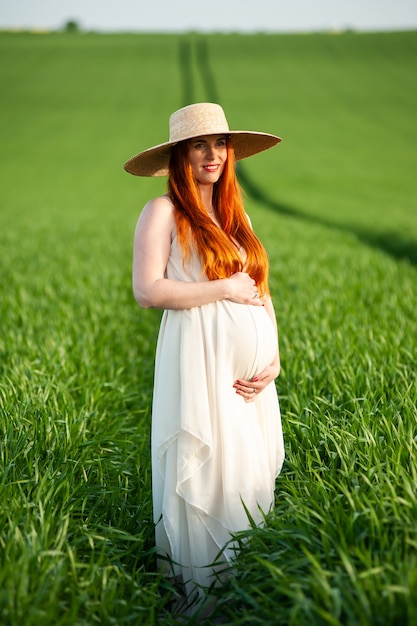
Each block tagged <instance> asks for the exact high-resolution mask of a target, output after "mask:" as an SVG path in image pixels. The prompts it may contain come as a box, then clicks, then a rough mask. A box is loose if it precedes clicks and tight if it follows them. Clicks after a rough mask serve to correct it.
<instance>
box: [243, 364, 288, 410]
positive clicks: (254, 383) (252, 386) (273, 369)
mask: <svg viewBox="0 0 417 626" xmlns="http://www.w3.org/2000/svg"><path fill="white" fill-rule="evenodd" d="M279 370H280V367H279V363H272V364H271V365H268V366H267V367H265V369H264V370H262V372H259V374H256V375H255V376H254V377H253V378H251V379H250V380H243V379H239V380H236V381H235V383H234V385H233V387H234V389H236V393H237V394H239V395H240V396H242V398H243V399H244V401H245V402H253V401H254V400H256V396H257V395H258V394H259V393H261V391H263V390H264V389H265V387H266V386H267V385H269V383H272V381H274V380H275V379H276V378H277V377H278V375H279Z"/></svg>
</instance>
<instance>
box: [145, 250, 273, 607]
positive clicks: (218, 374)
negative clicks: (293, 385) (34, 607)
mask: <svg viewBox="0 0 417 626" xmlns="http://www.w3.org/2000/svg"><path fill="white" fill-rule="evenodd" d="M166 276H167V278H170V279H174V280H179V281H198V280H202V271H201V265H200V262H199V259H198V257H197V255H194V256H193V257H192V258H191V260H190V261H189V262H188V263H187V264H186V265H185V267H184V265H183V259H182V250H181V247H180V245H179V242H178V240H177V238H174V240H173V242H172V245H171V253H170V258H169V262H168V265H167V271H166ZM276 351H277V340H276V335H275V329H274V327H273V324H272V322H271V319H270V317H269V315H268V314H267V312H266V310H265V309H264V307H259V306H253V305H244V304H237V303H234V302H231V301H230V300H221V301H218V302H214V303H211V304H206V305H203V306H198V307H194V308H192V309H187V310H167V311H164V313H163V317H162V320H161V327H160V331H159V337H158V344H157V350H156V361H155V379H154V396H153V408H152V483H153V484H152V489H153V507H154V521H155V524H156V526H155V532H156V546H157V550H158V554H159V555H161V557H162V558H166V557H168V560H169V561H170V563H171V565H170V571H171V573H172V574H173V575H174V576H176V577H178V578H180V579H181V580H182V581H183V583H184V584H185V588H186V592H187V595H189V596H191V594H192V592H193V591H194V590H195V589H196V588H198V587H200V586H204V587H208V586H210V585H211V584H212V583H213V582H214V580H215V579H214V576H213V572H214V571H215V569H216V568H214V567H210V565H211V564H213V562H214V561H215V560H216V557H217V556H218V555H219V553H221V556H222V558H221V559H220V561H223V568H224V563H225V562H226V563H230V562H231V561H232V559H233V557H234V556H235V549H234V547H233V543H231V542H230V539H231V533H234V532H237V531H241V530H245V529H247V528H249V526H250V523H249V519H248V515H247V513H246V511H245V507H246V508H247V510H248V511H249V513H250V515H251V516H252V517H253V518H254V520H255V521H256V523H259V524H260V523H261V522H262V519H263V518H262V513H261V511H263V512H264V513H267V512H268V511H269V510H270V509H271V507H272V506H273V502H274V486H275V478H276V476H277V475H278V473H279V472H280V469H281V466H282V463H283V460H284V444H283V436H282V428H281V417H280V410H279V404H278V397H277V392H276V388H275V385H274V384H273V383H271V384H269V385H268V386H267V387H266V388H265V389H264V390H263V391H262V392H261V393H260V394H259V395H258V396H257V397H256V400H255V401H254V402H252V403H245V402H244V400H243V399H242V397H240V396H239V395H238V394H236V391H235V389H234V388H233V383H234V382H235V380H237V379H238V378H242V379H250V378H251V377H252V376H254V375H255V374H257V373H259V372H260V371H261V370H262V369H263V368H264V367H265V366H266V365H268V364H270V363H272V361H273V360H274V358H275V356H276ZM228 542H229V545H227V546H226V544H228ZM225 546H226V547H225ZM217 569H219V566H217Z"/></svg>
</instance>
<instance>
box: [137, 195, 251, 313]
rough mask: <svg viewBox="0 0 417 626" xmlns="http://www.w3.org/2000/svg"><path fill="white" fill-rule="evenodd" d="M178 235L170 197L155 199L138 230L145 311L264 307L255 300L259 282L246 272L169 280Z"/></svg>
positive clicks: (140, 301) (140, 300)
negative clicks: (220, 303) (226, 303)
mask: <svg viewBox="0 0 417 626" xmlns="http://www.w3.org/2000/svg"><path fill="white" fill-rule="evenodd" d="M174 233H175V217H174V209H173V207H172V205H171V203H170V202H169V200H168V199H167V198H164V197H160V198H155V199H154V200H151V201H150V202H148V204H147V205H146V206H145V207H144V209H143V211H142V213H141V215H140V217H139V220H138V223H137V226H136V230H135V238H134V252H133V276H132V280H133V294H134V296H135V299H136V301H137V302H138V304H140V306H142V307H144V308H148V307H150V308H156V309H190V308H192V307H195V306H202V305H204V304H209V303H210V302H216V301H217V300H224V299H228V300H233V301H234V302H238V303H241V304H252V305H255V306H262V302H260V300H259V298H257V299H254V297H253V296H254V293H255V291H256V287H255V282H254V280H253V279H252V278H250V276H249V275H248V274H246V273H245V272H238V273H237V274H234V275H233V276H231V277H230V278H224V279H219V280H211V281H207V280H202V281H198V282H184V281H178V280H171V279H168V278H166V277H165V270H166V267H167V263H168V258H169V254H170V249H171V241H172V238H173V236H174Z"/></svg>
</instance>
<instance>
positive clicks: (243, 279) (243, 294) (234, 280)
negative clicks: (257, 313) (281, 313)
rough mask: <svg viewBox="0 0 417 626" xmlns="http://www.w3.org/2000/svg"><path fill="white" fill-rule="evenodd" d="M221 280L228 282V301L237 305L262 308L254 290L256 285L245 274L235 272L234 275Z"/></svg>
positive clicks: (261, 303) (256, 291)
mask: <svg viewBox="0 0 417 626" xmlns="http://www.w3.org/2000/svg"><path fill="white" fill-rule="evenodd" d="M223 280H226V281H228V287H229V296H228V298H227V299H228V300H231V301H232V302H237V303H238V304H252V305H253V306H263V302H262V300H261V299H260V297H259V293H258V290H257V288H256V283H255V281H254V280H253V278H251V277H250V276H249V274H247V273H246V272H236V274H233V275H232V276H230V277H229V278H225V279H223Z"/></svg>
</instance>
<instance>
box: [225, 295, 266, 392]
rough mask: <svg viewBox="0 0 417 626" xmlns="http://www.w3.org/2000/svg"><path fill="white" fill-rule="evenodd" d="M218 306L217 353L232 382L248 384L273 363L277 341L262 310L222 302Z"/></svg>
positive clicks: (264, 311)
mask: <svg viewBox="0 0 417 626" xmlns="http://www.w3.org/2000/svg"><path fill="white" fill-rule="evenodd" d="M216 306H217V349H218V352H219V351H220V352H223V356H220V355H219V354H218V356H220V358H224V359H225V360H226V361H227V362H228V364H229V366H230V367H231V369H232V376H233V378H235V379H236V378H244V379H247V380H249V379H250V378H252V376H254V375H255V374H257V373H259V372H260V371H261V370H262V369H263V368H264V367H266V366H267V365H269V364H270V363H272V361H273V360H274V358H275V356H276V354H277V338H276V333H275V329H274V326H273V324H272V321H271V319H270V317H269V315H268V313H267V312H266V310H265V309H264V307H259V306H250V305H244V304H236V303H234V302H230V301H221V302H218V303H216Z"/></svg>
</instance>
